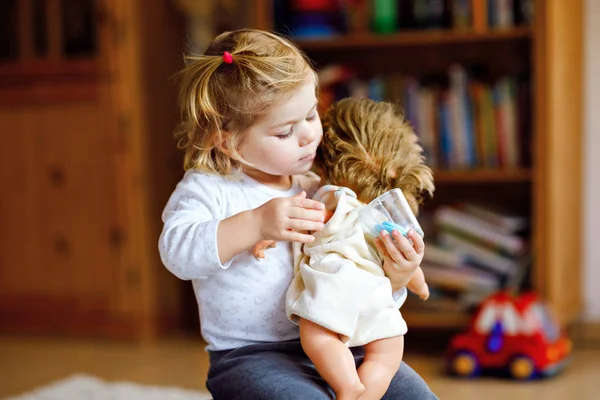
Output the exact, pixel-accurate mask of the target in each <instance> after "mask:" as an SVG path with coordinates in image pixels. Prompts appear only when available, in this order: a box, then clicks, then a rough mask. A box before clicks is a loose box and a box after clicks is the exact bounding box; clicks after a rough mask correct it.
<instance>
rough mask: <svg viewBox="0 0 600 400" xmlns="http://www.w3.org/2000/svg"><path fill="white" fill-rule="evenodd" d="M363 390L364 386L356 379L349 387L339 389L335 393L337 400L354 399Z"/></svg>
mask: <svg viewBox="0 0 600 400" xmlns="http://www.w3.org/2000/svg"><path fill="white" fill-rule="evenodd" d="M364 391H365V386H364V385H363V384H362V383H361V382H360V381H356V382H355V383H354V384H352V385H349V387H347V388H344V389H343V390H340V391H339V392H337V393H336V394H335V398H336V399H337V400H356V399H358V398H359V397H360V395H361V394H363V392H364Z"/></svg>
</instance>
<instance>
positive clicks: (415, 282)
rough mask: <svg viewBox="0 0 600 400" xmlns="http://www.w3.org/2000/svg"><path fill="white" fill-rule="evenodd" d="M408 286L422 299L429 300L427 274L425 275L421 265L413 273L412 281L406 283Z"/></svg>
mask: <svg viewBox="0 0 600 400" xmlns="http://www.w3.org/2000/svg"><path fill="white" fill-rule="evenodd" d="M406 287H407V288H408V289H409V290H410V291H411V292H413V293H414V294H416V295H418V296H419V297H420V298H421V299H422V300H427V299H428V298H429V286H427V283H426V282H425V275H423V269H421V267H417V269H416V270H415V273H414V274H413V276H412V278H410V281H408V283H407V284H406Z"/></svg>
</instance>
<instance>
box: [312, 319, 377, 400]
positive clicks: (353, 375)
mask: <svg viewBox="0 0 600 400" xmlns="http://www.w3.org/2000/svg"><path fill="white" fill-rule="evenodd" d="M300 343H302V349H304V352H305V353H306V355H307V356H308V357H309V358H310V359H311V361H312V362H313V364H315V367H316V368H317V371H318V372H319V374H321V376H322V377H323V379H325V380H326V381H327V383H329V386H331V388H332V389H333V390H334V391H335V394H336V399H337V400H356V399H358V398H359V396H360V394H361V393H362V392H363V390H364V386H363V385H362V383H361V382H360V379H359V378H358V374H357V372H356V364H355V363H354V356H353V355H352V352H351V351H350V349H349V348H348V347H347V346H346V345H345V344H344V343H342V341H341V340H340V338H339V335H338V334H337V333H335V332H332V331H330V330H329V329H326V328H323V327H322V326H320V325H317V324H315V323H314V322H311V321H308V320H306V319H300ZM384 393H385V392H384Z"/></svg>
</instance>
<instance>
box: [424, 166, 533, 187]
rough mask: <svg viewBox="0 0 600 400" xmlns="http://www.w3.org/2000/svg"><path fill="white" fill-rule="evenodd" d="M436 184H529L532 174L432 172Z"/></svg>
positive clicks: (524, 171) (522, 170) (513, 171)
mask: <svg viewBox="0 0 600 400" xmlns="http://www.w3.org/2000/svg"><path fill="white" fill-rule="evenodd" d="M433 175H434V178H435V181H436V182H437V183H481V182H506V183H510V182H529V181H531V180H532V178H533V172H532V170H531V169H529V168H517V169H507V170H501V169H473V170H454V171H453V170H434V171H433Z"/></svg>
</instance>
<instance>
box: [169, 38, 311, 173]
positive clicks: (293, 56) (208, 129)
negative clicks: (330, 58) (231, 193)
mask: <svg viewBox="0 0 600 400" xmlns="http://www.w3.org/2000/svg"><path fill="white" fill-rule="evenodd" d="M224 52H228V53H230V54H231V56H232V59H233V60H232V62H231V63H229V64H228V63H226V62H225V61H224V59H223V54H224ZM186 61H188V62H189V64H188V65H187V66H186V67H185V68H184V69H183V70H182V71H181V73H180V74H181V91H180V107H181V123H180V125H179V127H178V129H177V131H176V137H177V138H178V146H179V147H180V148H181V149H183V150H184V151H185V157H184V168H185V169H186V170H188V169H198V170H202V171H205V172H213V173H218V174H222V175H227V174H229V173H230V172H231V168H232V167H235V166H239V165H240V163H242V164H243V163H244V161H243V160H242V158H241V156H240V155H239V154H238V152H237V148H238V146H239V144H240V143H241V141H242V139H243V135H244V133H245V132H246V131H247V130H248V128H250V127H251V126H252V125H254V124H255V123H256V122H257V121H258V120H259V118H261V117H262V116H264V115H265V113H266V112H267V110H268V108H269V107H270V106H271V105H273V103H275V102H277V101H281V100H283V99H285V96H287V95H290V94H291V93H292V92H293V91H294V90H295V89H297V88H299V87H300V86H302V85H303V84H304V82H305V81H306V78H307V77H308V76H309V75H310V74H311V73H313V74H315V72H314V70H313V68H312V66H311V65H310V63H309V60H308V58H307V57H306V56H305V55H304V54H303V53H302V52H301V51H300V50H299V49H298V48H297V47H296V46H295V45H293V44H292V43H291V42H289V41H288V40H286V39H284V38H282V37H280V36H278V35H276V34H273V33H270V32H265V31H260V30H253V29H242V30H237V31H232V32H225V33H222V34H221V35H219V36H217V37H216V38H215V40H214V41H213V42H212V43H211V45H210V46H209V47H208V49H207V50H206V52H205V53H204V55H189V56H187V57H186ZM315 76H316V74H315ZM315 82H316V81H315Z"/></svg>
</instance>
